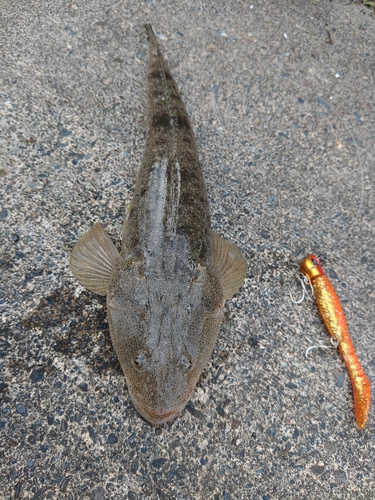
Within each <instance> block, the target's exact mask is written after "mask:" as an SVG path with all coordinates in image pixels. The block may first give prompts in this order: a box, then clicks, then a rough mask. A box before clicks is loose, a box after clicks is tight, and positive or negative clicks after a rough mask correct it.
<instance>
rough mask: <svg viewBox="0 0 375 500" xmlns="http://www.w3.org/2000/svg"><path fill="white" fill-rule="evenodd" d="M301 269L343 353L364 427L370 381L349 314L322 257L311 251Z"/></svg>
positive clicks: (356, 408) (359, 419)
mask: <svg viewBox="0 0 375 500" xmlns="http://www.w3.org/2000/svg"><path fill="white" fill-rule="evenodd" d="M300 271H301V273H302V274H303V275H304V276H306V278H307V279H308V280H309V282H310V283H311V285H312V287H313V289H314V295H315V300H316V304H317V307H318V311H319V313H320V316H321V317H322V319H323V322H324V324H325V326H326V328H327V330H328V333H329V334H330V336H331V337H332V339H333V340H334V341H335V342H336V343H337V348H338V350H339V351H340V354H341V356H342V357H343V360H344V363H345V365H346V368H347V370H348V372H349V376H350V380H351V383H352V387H353V399H354V413H355V418H356V422H357V425H358V427H359V428H360V429H363V427H364V425H365V423H366V420H367V416H368V412H369V408H370V399H371V387H370V381H369V379H368V378H367V377H366V374H365V372H364V370H363V368H362V366H361V364H360V362H359V359H358V356H357V354H356V352H355V349H354V345H353V342H352V340H351V338H350V335H349V331H348V327H347V324H346V319H345V314H344V311H343V309H342V306H341V303H340V299H339V298H338V296H337V294H336V292H335V290H334V288H333V286H332V284H331V282H330V281H329V279H328V278H327V276H326V275H325V273H324V271H323V269H322V266H321V264H320V262H319V260H318V258H317V257H316V256H315V255H313V254H311V255H308V256H307V257H306V258H305V259H303V261H302V262H301V264H300Z"/></svg>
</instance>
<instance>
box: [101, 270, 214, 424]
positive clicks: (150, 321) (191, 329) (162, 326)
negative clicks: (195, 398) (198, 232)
mask: <svg viewBox="0 0 375 500" xmlns="http://www.w3.org/2000/svg"><path fill="white" fill-rule="evenodd" d="M176 281H178V282H176V283H174V282H173V281H171V280H169V279H165V276H162V273H159V275H158V276H155V275H154V276H153V277H150V276H147V273H145V272H144V267H143V263H142V262H141V261H138V262H136V261H133V262H131V263H130V264H127V265H124V266H122V267H121V268H120V270H119V272H118V273H117V275H116V277H115V278H114V280H113V282H112V283H111V285H110V287H109V291H108V296H107V306H108V320H109V324H110V331H111V338H112V342H113V344H114V348H115V351H116V354H117V357H118V359H119V362H120V364H121V367H122V370H123V372H124V374H125V378H126V381H127V385H128V390H129V394H130V396H131V399H132V402H133V404H134V406H135V408H136V409H137V411H138V412H139V413H140V414H141V415H142V416H143V417H144V418H145V419H146V420H148V421H149V422H151V423H152V424H154V425H160V424H163V423H165V422H168V421H170V420H173V419H174V418H175V417H177V416H178V415H179V414H180V413H181V412H182V410H183V409H184V407H185V406H186V404H187V402H188V400H189V399H190V397H191V394H192V392H193V391H194V388H195V386H196V384H197V381H198V379H199V377H200V375H201V373H202V370H203V368H204V367H205V365H206V364H207V363H208V361H209V359H210V356H211V353H212V350H213V347H214V344H215V341H216V338H217V334H218V331H219V329H220V324H221V320H222V315H223V305H224V299H223V292H222V288H221V285H220V283H219V281H218V279H217V278H216V276H215V273H214V271H213V270H212V269H210V268H206V267H202V266H196V267H195V268H194V269H193V270H190V271H187V272H185V273H184V277H183V278H182V277H181V275H180V280H176Z"/></svg>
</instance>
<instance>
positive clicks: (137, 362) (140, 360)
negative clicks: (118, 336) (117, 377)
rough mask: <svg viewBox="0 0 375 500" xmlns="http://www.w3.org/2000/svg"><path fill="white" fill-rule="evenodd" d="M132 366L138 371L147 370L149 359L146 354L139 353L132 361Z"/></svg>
mask: <svg viewBox="0 0 375 500" xmlns="http://www.w3.org/2000/svg"><path fill="white" fill-rule="evenodd" d="M133 365H134V367H135V368H136V369H137V370H139V371H143V370H146V369H147V368H148V365H149V358H148V356H147V354H146V353H144V352H140V353H139V354H138V355H137V356H136V357H135V358H134V359H133Z"/></svg>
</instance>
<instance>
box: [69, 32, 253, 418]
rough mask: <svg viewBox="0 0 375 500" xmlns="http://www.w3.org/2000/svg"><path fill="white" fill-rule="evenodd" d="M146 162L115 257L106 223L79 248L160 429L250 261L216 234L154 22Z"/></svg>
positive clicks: (178, 405)
mask: <svg viewBox="0 0 375 500" xmlns="http://www.w3.org/2000/svg"><path fill="white" fill-rule="evenodd" d="M146 28H147V31H148V35H149V42H150V52H149V69H148V113H147V135H146V145H145V151H144V156H143V160H142V164H141V168H140V171H139V175H138V180H137V183H136V186H135V192H134V196H133V200H132V203H131V205H130V207H129V208H128V210H127V214H126V217H125V222H124V226H123V234H122V248H121V252H120V253H119V252H118V251H117V249H116V247H115V245H114V244H113V242H112V240H111V239H110V237H109V236H108V234H107V233H106V232H105V231H104V230H103V228H102V227H101V225H100V224H98V223H97V224H95V225H94V226H93V227H92V229H90V230H89V231H88V232H87V233H85V234H84V235H83V236H82V237H81V238H80V239H79V240H78V242H77V244H76V246H75V247H74V248H73V251H72V254H71V259H70V267H71V271H72V273H73V274H74V275H75V277H76V278H77V279H78V281H79V282H80V283H81V285H83V286H84V287H86V288H88V289H89V290H91V291H93V292H95V293H98V294H100V295H106V296H107V314H108V322H109V327H110V334H111V339H112V343H113V346H114V348H115V352H116V355H117V358H118V360H119V362H120V365H121V367H122V370H123V372H124V374H125V378H126V382H127V386H128V390H129V394H130V397H131V400H132V402H133V404H134V406H135V408H136V409H137V411H138V412H139V413H140V414H141V415H142V416H143V417H144V418H145V419H146V420H148V421H149V422H151V423H152V424H154V425H160V424H163V423H165V422H168V421H170V420H172V419H174V418H175V417H176V416H177V415H179V414H180V413H181V412H182V410H183V409H184V407H185V405H186V404H187V402H188V400H189V398H190V396H191V394H192V393H193V391H194V388H195V386H196V383H197V381H198V379H199V376H200V374H201V372H202V370H203V369H204V367H205V366H206V365H207V363H208V361H209V359H210V356H211V354H212V350H213V347H214V344H215V341H216V338H217V335H218V332H219V329H220V324H221V321H222V316H223V311H224V302H225V300H226V299H229V298H231V297H232V296H233V295H234V294H235V293H236V292H237V291H238V290H239V288H240V287H241V285H242V283H243V280H244V277H245V275H246V269H247V262H246V259H245V258H244V257H243V255H242V254H241V252H240V251H239V249H238V248H237V247H236V246H235V245H234V244H233V243H230V242H228V241H226V240H224V239H223V238H221V237H220V236H219V235H218V234H217V233H215V232H213V231H212V230H211V223H210V211H209V205H208V199H207V193H206V187H205V183H204V178H203V174H202V170H201V167H200V164H199V159H198V152H197V148H196V144H195V139H194V135H193V131H192V129H191V126H190V121H189V118H188V115H187V112H186V109H185V106H184V104H183V102H182V99H181V96H180V94H179V92H178V90H177V86H176V84H175V82H174V80H173V78H172V75H171V73H170V71H169V69H168V67H167V65H166V63H165V61H164V58H163V56H162V54H161V52H160V49H159V46H158V42H157V40H156V36H155V34H154V32H153V30H152V28H151V26H149V25H147V26H146Z"/></svg>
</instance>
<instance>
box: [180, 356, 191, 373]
mask: <svg viewBox="0 0 375 500" xmlns="http://www.w3.org/2000/svg"><path fill="white" fill-rule="evenodd" d="M178 362H179V367H180V369H181V371H184V372H187V371H188V370H189V369H190V368H191V361H190V359H189V358H188V357H187V356H184V355H182V356H181V357H180V359H179V361H178Z"/></svg>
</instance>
